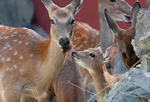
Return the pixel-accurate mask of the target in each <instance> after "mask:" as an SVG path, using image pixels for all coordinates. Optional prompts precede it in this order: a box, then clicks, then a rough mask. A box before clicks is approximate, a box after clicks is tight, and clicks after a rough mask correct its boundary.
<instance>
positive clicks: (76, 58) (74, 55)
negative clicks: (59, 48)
mask: <svg viewBox="0 0 150 102" xmlns="http://www.w3.org/2000/svg"><path fill="white" fill-rule="evenodd" d="M72 57H73V58H74V59H75V60H79V58H78V57H77V55H76V52H72Z"/></svg>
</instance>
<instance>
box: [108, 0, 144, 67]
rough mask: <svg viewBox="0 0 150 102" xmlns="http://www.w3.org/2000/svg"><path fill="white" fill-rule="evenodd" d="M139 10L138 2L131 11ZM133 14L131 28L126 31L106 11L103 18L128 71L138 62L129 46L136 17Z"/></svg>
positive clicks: (133, 32)
mask: <svg viewBox="0 0 150 102" xmlns="http://www.w3.org/2000/svg"><path fill="white" fill-rule="evenodd" d="M139 8H141V6H140V3H138V2H137V3H135V5H134V6H133V9H137V10H138V9H139ZM132 11H136V10H132ZM134 13H135V12H132V20H133V23H132V27H130V28H129V29H127V30H123V29H120V28H119V27H118V25H117V24H116V22H115V21H114V20H113V19H112V17H111V15H110V14H109V12H108V10H107V9H105V16H106V19H107V22H108V25H109V27H110V29H111V30H112V31H113V33H114V35H115V37H116V40H117V42H118V45H119V50H118V53H119V56H120V58H121V59H122V61H123V63H124V65H125V66H126V68H127V69H128V70H129V69H130V68H131V67H132V66H133V65H134V64H135V63H136V62H137V61H138V60H139V58H138V57H137V56H136V55H135V52H134V50H133V46H132V45H131V40H132V39H133V38H134V36H135V25H136V16H135V14H134Z"/></svg>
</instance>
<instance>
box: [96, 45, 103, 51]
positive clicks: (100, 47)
mask: <svg viewBox="0 0 150 102" xmlns="http://www.w3.org/2000/svg"><path fill="white" fill-rule="evenodd" d="M96 49H98V50H99V51H100V52H101V53H103V50H102V45H100V44H99V45H97V46H96Z"/></svg>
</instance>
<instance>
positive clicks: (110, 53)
mask: <svg viewBox="0 0 150 102" xmlns="http://www.w3.org/2000/svg"><path fill="white" fill-rule="evenodd" d="M117 49H118V45H112V46H110V47H108V48H107V49H106V51H105V53H104V54H103V57H104V62H109V61H110V60H112V59H113V58H114V57H115V55H116V53H117Z"/></svg>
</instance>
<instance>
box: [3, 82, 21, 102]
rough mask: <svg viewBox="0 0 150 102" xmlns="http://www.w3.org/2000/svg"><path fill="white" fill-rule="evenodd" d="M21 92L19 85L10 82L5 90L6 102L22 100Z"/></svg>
mask: <svg viewBox="0 0 150 102" xmlns="http://www.w3.org/2000/svg"><path fill="white" fill-rule="evenodd" d="M20 96H21V92H20V90H19V89H18V88H17V87H14V86H13V85H11V84H9V85H8V86H6V88H5V91H4V98H5V101H4V102H20Z"/></svg>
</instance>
